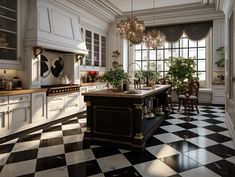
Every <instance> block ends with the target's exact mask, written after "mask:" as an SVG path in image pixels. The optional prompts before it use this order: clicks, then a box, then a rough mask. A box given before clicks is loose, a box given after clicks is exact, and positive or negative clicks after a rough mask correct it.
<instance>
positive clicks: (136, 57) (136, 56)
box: [135, 51, 141, 60]
mask: <svg viewBox="0 0 235 177" xmlns="http://www.w3.org/2000/svg"><path fill="white" fill-rule="evenodd" d="M135 59H136V60H141V51H135Z"/></svg>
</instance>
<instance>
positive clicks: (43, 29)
mask: <svg viewBox="0 0 235 177" xmlns="http://www.w3.org/2000/svg"><path fill="white" fill-rule="evenodd" d="M27 18H28V20H27V31H26V34H25V45H26V46H29V47H30V46H33V47H34V46H39V47H42V48H46V49H52V50H58V51H64V52H71V53H77V54H83V55H87V54H88V51H87V48H86V45H85V42H84V38H83V35H82V32H81V27H80V17H79V14H77V13H76V12H74V11H70V10H69V9H66V8H65V7H63V6H61V5H59V4H58V3H56V1H51V0H28V17H27Z"/></svg>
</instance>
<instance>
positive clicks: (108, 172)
mask: <svg viewBox="0 0 235 177" xmlns="http://www.w3.org/2000/svg"><path fill="white" fill-rule="evenodd" d="M85 126H86V119H85V118H83V119H76V118H74V119H71V120H68V121H66V122H64V123H59V124H56V125H53V126H51V127H50V128H46V129H43V130H40V131H37V132H33V133H31V134H29V135H27V136H24V137H21V138H17V139H15V140H12V141H9V142H6V143H3V144H1V145H0V172H1V173H0V176H1V177H13V176H24V177H33V176H34V177H41V176H42V177H84V176H92V177H103V176H113V177H118V176H120V177H139V176H143V177H164V176H171V177H180V176H182V177H219V176H223V177H234V176H235V147H234V144H233V141H232V139H231V136H230V134H229V131H228V129H227V126H226V123H225V118H224V108H223V107H219V106H207V105H201V106H200V114H196V113H195V114H194V113H190V115H188V116H186V115H184V114H181V113H178V112H177V113H172V114H170V117H169V119H167V120H165V121H164V122H163V124H162V125H161V127H160V128H159V129H158V130H157V131H156V132H155V133H154V135H153V136H152V138H151V139H150V141H149V142H148V144H147V147H146V149H145V151H144V152H143V153H136V152H131V151H128V150H123V149H118V148H114V147H113V148H110V147H109V148H108V147H101V146H95V145H92V146H90V147H83V146H82V140H83V132H84V130H85Z"/></svg>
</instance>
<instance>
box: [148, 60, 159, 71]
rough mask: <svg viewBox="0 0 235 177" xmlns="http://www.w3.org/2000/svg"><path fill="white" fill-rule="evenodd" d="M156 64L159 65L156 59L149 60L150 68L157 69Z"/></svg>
mask: <svg viewBox="0 0 235 177" xmlns="http://www.w3.org/2000/svg"><path fill="white" fill-rule="evenodd" d="M156 65H157V62H156V61H149V69H150V70H154V71H156Z"/></svg>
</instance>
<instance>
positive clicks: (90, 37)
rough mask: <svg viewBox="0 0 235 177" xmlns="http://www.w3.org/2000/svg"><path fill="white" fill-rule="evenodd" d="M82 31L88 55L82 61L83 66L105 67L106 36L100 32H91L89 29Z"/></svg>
mask: <svg viewBox="0 0 235 177" xmlns="http://www.w3.org/2000/svg"><path fill="white" fill-rule="evenodd" d="M82 31H84V33H85V34H84V36H85V41H86V47H87V50H88V55H87V56H86V57H85V60H84V61H82V63H81V65H83V66H95V67H106V52H107V49H106V43H107V42H106V40H107V38H106V37H105V36H103V35H101V34H98V33H95V32H92V31H90V30H84V29H83V30H82Z"/></svg>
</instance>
